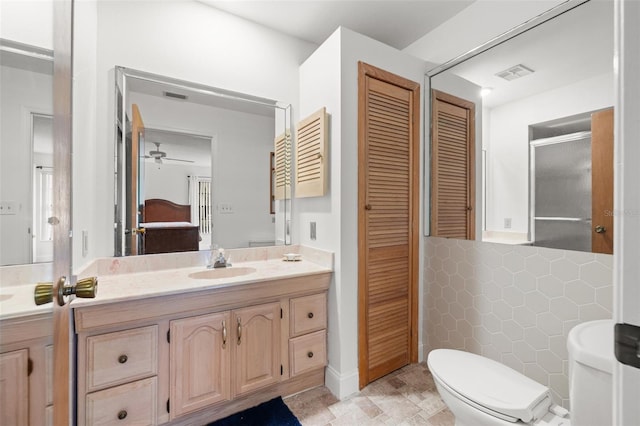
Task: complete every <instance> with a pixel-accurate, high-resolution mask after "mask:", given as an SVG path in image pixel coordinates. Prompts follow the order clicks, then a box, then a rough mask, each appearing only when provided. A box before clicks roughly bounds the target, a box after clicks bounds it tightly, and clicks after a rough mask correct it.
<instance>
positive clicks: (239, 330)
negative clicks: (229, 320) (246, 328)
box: [238, 317, 242, 345]
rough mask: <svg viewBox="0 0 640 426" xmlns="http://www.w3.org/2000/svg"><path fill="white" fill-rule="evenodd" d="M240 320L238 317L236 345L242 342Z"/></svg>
mask: <svg viewBox="0 0 640 426" xmlns="http://www.w3.org/2000/svg"><path fill="white" fill-rule="evenodd" d="M241 321H242V320H241V319H240V317H238V345H239V344H241V343H242V322H241Z"/></svg>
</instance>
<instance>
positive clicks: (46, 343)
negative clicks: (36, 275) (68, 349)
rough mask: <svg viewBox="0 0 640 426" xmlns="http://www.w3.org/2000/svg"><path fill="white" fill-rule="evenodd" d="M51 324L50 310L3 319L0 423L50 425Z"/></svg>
mask: <svg viewBox="0 0 640 426" xmlns="http://www.w3.org/2000/svg"><path fill="white" fill-rule="evenodd" d="M51 327H52V326H51V314H42V315H35V316H30V317H24V318H13V319H6V320H3V321H2V333H0V383H2V386H1V387H2V391H1V392H0V425H3V426H5V425H7V426H11V425H16V426H23V425H32V426H40V425H47V426H48V425H52V420H53V416H52V414H53V411H52V404H53V392H52V385H53V380H52V377H53V376H52V365H53V361H52V358H53V357H52V356H53V351H52V350H51V349H52V346H51V343H52V338H51V334H52V333H51V332H52V328H51ZM25 336H28V338H26V337H25Z"/></svg>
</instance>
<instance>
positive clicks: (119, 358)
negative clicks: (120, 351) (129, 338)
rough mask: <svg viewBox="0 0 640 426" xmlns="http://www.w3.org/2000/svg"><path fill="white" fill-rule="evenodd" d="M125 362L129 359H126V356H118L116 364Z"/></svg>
mask: <svg viewBox="0 0 640 426" xmlns="http://www.w3.org/2000/svg"><path fill="white" fill-rule="evenodd" d="M127 360H129V357H128V356H126V355H120V356H119V357H118V362H119V363H120V364H124V363H125V362H127Z"/></svg>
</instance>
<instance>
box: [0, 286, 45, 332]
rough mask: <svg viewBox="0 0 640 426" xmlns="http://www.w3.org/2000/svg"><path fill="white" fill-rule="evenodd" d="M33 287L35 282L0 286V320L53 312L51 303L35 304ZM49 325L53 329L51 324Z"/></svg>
mask: <svg viewBox="0 0 640 426" xmlns="http://www.w3.org/2000/svg"><path fill="white" fill-rule="evenodd" d="M35 289H36V285H35V284H25V285H13V286H9V287H2V288H0V320H6V319H13V318H20V317H26V316H31V315H40V314H47V313H49V314H51V313H53V304H52V303H47V304H45V305H40V306H36V304H35V302H34V293H35ZM51 327H52V329H53V325H52V326H51Z"/></svg>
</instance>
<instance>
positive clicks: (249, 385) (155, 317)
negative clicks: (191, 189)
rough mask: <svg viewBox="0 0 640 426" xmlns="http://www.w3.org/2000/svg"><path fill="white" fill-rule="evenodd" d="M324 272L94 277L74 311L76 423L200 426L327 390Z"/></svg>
mask: <svg viewBox="0 0 640 426" xmlns="http://www.w3.org/2000/svg"><path fill="white" fill-rule="evenodd" d="M331 273H332V272H331V268H328V267H324V266H321V265H318V264H315V263H312V262H308V261H304V260H303V261H302V262H284V261H283V260H282V258H281V257H279V258H277V259H270V260H262V261H252V262H242V263H241V264H235V263H234V265H233V266H232V267H231V268H226V269H215V270H214V269H209V270H207V269H205V268H204V267H203V266H198V267H188V268H176V269H170V270H165V271H149V272H141V273H129V274H121V275H111V276H105V277H101V278H100V284H99V285H100V288H99V291H98V297H97V298H96V299H94V300H87V299H85V300H80V299H76V300H75V301H74V302H73V303H72V307H73V310H74V321H75V332H76V334H77V396H78V397H77V405H78V410H77V420H78V424H79V425H100V424H123V425H126V424H164V423H169V424H207V423H208V422H211V421H214V420H216V419H219V418H223V417H225V416H227V415H230V414H232V413H235V412H237V411H240V410H242V409H245V408H248V407H251V406H254V405H257V404H259V403H261V402H264V401H267V400H269V399H271V398H273V397H276V396H278V395H282V396H285V395H290V394H293V393H295V392H299V391H301V390H304V389H308V388H312V387H315V386H319V385H322V384H324V367H325V365H326V362H327V355H326V325H327V307H326V306H327V299H326V297H327V289H328V288H329V283H330V280H331Z"/></svg>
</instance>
